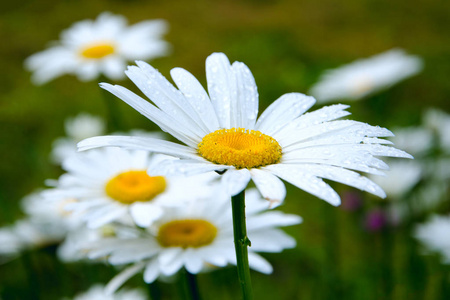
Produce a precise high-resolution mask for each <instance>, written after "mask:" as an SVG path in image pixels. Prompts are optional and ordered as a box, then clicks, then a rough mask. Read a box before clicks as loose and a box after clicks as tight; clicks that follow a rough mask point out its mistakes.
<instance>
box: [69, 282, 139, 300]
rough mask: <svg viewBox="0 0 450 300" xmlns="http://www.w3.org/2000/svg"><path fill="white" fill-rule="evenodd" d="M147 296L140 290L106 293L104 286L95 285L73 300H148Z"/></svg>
mask: <svg viewBox="0 0 450 300" xmlns="http://www.w3.org/2000/svg"><path fill="white" fill-rule="evenodd" d="M146 299H147V296H146V294H145V293H144V292H143V291H142V290H139V289H122V290H120V291H117V292H115V293H114V294H108V293H106V292H105V287H104V286H103V285H102V284H95V285H93V286H92V287H91V288H89V290H87V291H86V292H83V293H80V294H78V295H76V296H75V297H74V298H73V300H146Z"/></svg>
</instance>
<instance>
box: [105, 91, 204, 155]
mask: <svg viewBox="0 0 450 300" xmlns="http://www.w3.org/2000/svg"><path fill="white" fill-rule="evenodd" d="M100 87H102V88H103V89H105V90H107V91H109V92H110V93H112V94H114V95H115V96H116V97H118V98H120V99H122V100H123V101H124V102H126V103H127V104H128V105H130V106H131V107H133V108H134V109H135V110H137V111H138V112H139V113H141V114H142V115H143V116H145V117H146V118H148V119H149V120H151V121H152V122H154V123H155V124H156V125H158V126H159V127H160V128H161V129H162V130H163V131H166V132H168V133H170V134H171V135H172V136H174V137H175V138H177V139H178V140H179V141H181V142H183V143H185V144H187V145H189V146H191V147H196V146H197V145H198V143H199V142H200V141H201V137H199V136H198V135H197V134H195V133H194V132H192V131H191V130H190V128H191V126H186V124H182V123H180V122H179V121H178V120H177V119H176V118H175V117H174V116H171V115H168V114H166V113H164V112H162V111H161V110H160V109H158V108H157V107H155V106H154V105H152V104H151V103H150V102H148V101H146V100H144V99H143V98H141V97H139V96H138V95H136V94H135V93H133V92H131V91H129V90H127V89H126V88H124V87H121V86H118V85H111V84H108V83H100Z"/></svg>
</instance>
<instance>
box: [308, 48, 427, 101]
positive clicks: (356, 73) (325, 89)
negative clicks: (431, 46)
mask: <svg viewBox="0 0 450 300" xmlns="http://www.w3.org/2000/svg"><path fill="white" fill-rule="evenodd" d="M422 65H423V63H422V60H421V59H420V58H419V57H417V56H412V55H408V54H406V53H405V52H404V51H403V50H401V49H392V50H389V51H386V52H383V53H381V54H378V55H375V56H372V57H370V58H366V59H359V60H356V61H355V62H352V63H350V64H348V65H345V66H342V67H339V68H337V69H333V70H327V71H325V73H324V75H322V77H321V78H320V79H319V82H318V83H316V84H315V85H314V86H313V87H312V88H311V90H310V93H311V95H313V96H314V97H315V98H316V99H317V101H318V102H320V103H323V102H329V101H333V100H340V99H346V100H358V99H361V98H363V97H365V96H367V95H369V94H372V93H375V92H377V91H379V90H382V89H385V88H388V87H390V86H392V85H394V84H395V83H397V82H399V81H402V80H403V79H406V78H408V77H410V76H413V75H415V74H417V73H419V72H420V71H421V70H422Z"/></svg>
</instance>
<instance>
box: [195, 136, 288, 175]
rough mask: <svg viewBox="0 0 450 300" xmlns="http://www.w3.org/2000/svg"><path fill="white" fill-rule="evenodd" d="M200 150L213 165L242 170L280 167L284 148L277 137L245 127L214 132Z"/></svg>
mask: <svg viewBox="0 0 450 300" xmlns="http://www.w3.org/2000/svg"><path fill="white" fill-rule="evenodd" d="M197 151H198V153H199V154H200V155H201V156H202V157H203V158H205V159H207V160H209V161H210V162H213V163H215V164H221V165H231V166H235V167H236V168H238V169H243V168H247V169H251V168H258V167H262V166H267V165H271V164H276V163H278V162H279V161H280V159H281V146H280V144H278V142H277V141H276V140H275V139H274V138H272V137H270V136H268V135H265V134H263V133H261V132H260V131H255V130H249V129H245V128H231V129H219V130H216V131H214V132H211V133H209V134H207V135H206V136H205V137H203V139H202V141H201V142H200V143H199V144H198V150H197Z"/></svg>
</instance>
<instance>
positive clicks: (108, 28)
mask: <svg viewBox="0 0 450 300" xmlns="http://www.w3.org/2000/svg"><path fill="white" fill-rule="evenodd" d="M166 31H167V23H166V22H165V21H164V20H151V21H143V22H140V23H137V24H135V25H132V26H127V20H126V19H125V17H123V16H120V15H113V14H111V13H109V12H104V13H102V14H100V15H99V16H98V17H97V19H96V20H83V21H79V22H77V23H75V24H73V25H72V26H71V27H70V28H69V29H66V30H64V31H63V32H62V33H61V37H60V41H59V42H55V43H53V45H52V46H51V47H49V48H48V49H47V50H44V51H42V52H39V53H36V54H34V55H32V56H30V57H29V58H27V60H26V61H25V66H26V68H27V69H28V70H30V71H32V72H33V76H32V78H31V79H32V81H33V82H34V83H35V84H43V83H46V82H48V81H50V80H52V79H54V78H56V77H59V76H61V75H63V74H73V75H76V76H77V77H78V79H80V80H82V81H88V80H93V79H94V78H96V77H98V76H99V75H100V74H103V75H105V76H107V77H108V78H110V79H114V80H117V79H121V78H123V77H124V76H123V71H124V70H125V67H126V62H127V61H133V60H135V59H152V58H155V57H159V56H164V55H166V54H167V52H168V49H169V46H168V44H167V43H166V42H165V41H163V40H161V36H162V35H163V34H164V33H166Z"/></svg>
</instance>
